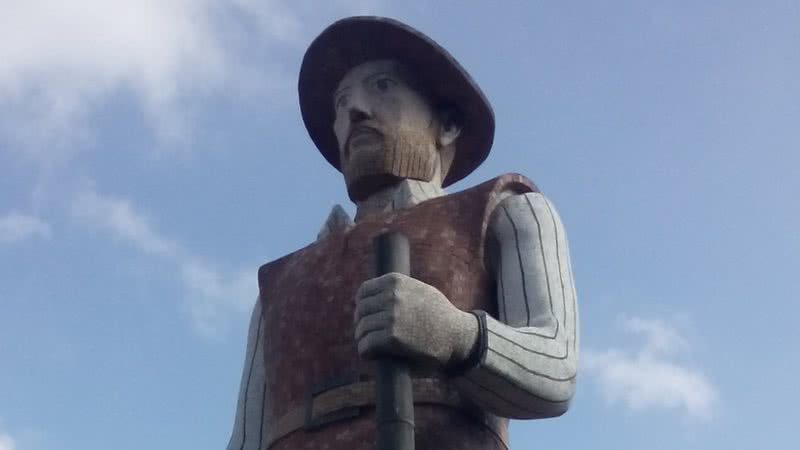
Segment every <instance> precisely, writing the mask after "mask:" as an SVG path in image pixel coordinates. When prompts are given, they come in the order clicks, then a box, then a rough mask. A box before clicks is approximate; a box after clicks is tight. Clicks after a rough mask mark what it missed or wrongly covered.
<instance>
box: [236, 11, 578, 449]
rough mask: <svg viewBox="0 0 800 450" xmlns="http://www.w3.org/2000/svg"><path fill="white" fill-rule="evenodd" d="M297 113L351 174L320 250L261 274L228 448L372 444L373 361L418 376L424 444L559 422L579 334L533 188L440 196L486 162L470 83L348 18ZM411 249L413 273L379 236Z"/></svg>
mask: <svg viewBox="0 0 800 450" xmlns="http://www.w3.org/2000/svg"><path fill="white" fill-rule="evenodd" d="M299 94H300V106H301V110H302V114H303V120H304V121H305V124H306V128H307V129H308V132H309V135H310V136H311V138H312V140H313V141H314V143H315V144H316V146H317V148H318V149H319V151H320V152H321V153H322V155H323V156H324V157H325V158H326V159H327V160H328V161H329V162H330V163H331V164H332V165H333V166H334V167H335V168H337V169H338V170H340V171H341V172H342V174H343V175H344V181H345V183H346V185H347V191H348V194H349V196H350V198H351V199H352V200H353V202H354V203H355V204H356V206H357V213H356V216H355V221H352V220H351V219H350V218H349V217H348V216H347V214H346V213H345V212H344V210H343V209H342V208H341V207H339V206H337V207H334V209H333V211H332V212H331V214H330V216H329V218H328V220H327V221H326V223H325V224H324V226H323V228H322V231H321V232H320V234H319V236H318V238H317V240H316V241H315V242H314V243H312V244H311V245H309V246H307V247H305V248H303V249H301V250H298V251H297V252H294V253H291V254H289V255H286V256H284V257H282V258H280V259H277V260H275V261H272V262H270V263H268V264H265V265H264V266H262V267H261V269H260V270H259V291H260V292H259V299H258V302H257V303H256V307H255V311H254V312H253V317H252V320H251V324H250V331H249V337H248V345H247V356H246V362H245V367H244V373H243V376H242V384H241V388H240V395H239V402H238V409H237V414H236V420H235V424H234V430H233V435H232V437H231V440H230V443H229V445H228V450H263V449H277V450H284V449H285V450H289V449H292V450H294V449H315V450H318V449H331V450H344V449H347V450H361V449H372V448H374V442H375V423H374V403H375V394H374V382H373V379H374V363H373V361H374V359H375V358H377V357H381V356H387V355H392V356H399V357H402V358H405V360H406V361H408V363H409V365H410V367H411V370H412V374H413V393H414V402H415V408H414V416H415V420H416V424H415V426H416V447H417V449H420V450H433V449H436V450H449V449H453V450H455V449H475V450H478V449H480V450H490V449H503V448H508V418H519V419H533V418H545V417H554V416H558V415H561V414H563V413H564V412H565V411H566V410H567V408H568V405H569V402H570V399H571V398H572V395H573V393H574V389H575V376H576V367H577V354H578V342H577V341H578V321H577V309H576V298H575V289H574V286H573V277H572V270H571V268H570V257H569V250H568V246H567V239H566V235H565V233H564V229H563V227H562V224H561V221H560V219H559V216H558V214H557V213H556V211H555V208H554V207H553V205H552V204H551V203H550V202H549V201H548V200H547V199H546V198H545V197H544V196H543V195H542V194H541V193H540V192H539V191H538V189H537V188H536V186H534V184H533V183H531V182H530V181H529V180H527V179H526V178H524V177H523V176H521V175H515V174H508V175H503V176H500V177H498V178H495V179H493V180H490V181H487V182H485V183H482V184H480V185H478V186H475V187H473V188H470V189H467V190H464V191H461V192H458V193H455V194H445V192H444V191H443V187H446V186H448V185H450V184H452V183H454V182H456V181H458V180H460V179H462V178H463V177H465V176H466V175H468V174H469V173H470V172H471V171H473V170H474V169H475V168H476V167H477V166H478V165H479V164H480V163H481V162H482V161H483V160H484V159H485V158H486V156H487V155H488V152H489V150H490V148H491V144H492V140H493V136H494V116H493V113H492V110H491V107H490V106H489V103H488V101H487V100H486V98H485V97H484V95H483V93H482V92H481V91H480V89H479V88H478V87H477V85H476V84H475V83H474V82H473V80H472V79H471V78H470V76H469V75H468V74H467V73H466V71H465V70H464V69H463V68H462V67H461V66H460V65H459V64H458V63H457V62H456V61H455V60H454V59H453V58H452V56H450V55H449V54H448V53H447V52H446V51H445V50H444V49H443V48H441V47H440V46H439V45H437V44H436V43H435V42H433V41H432V40H431V39H429V38H428V37H427V36H424V35H423V34H421V33H420V32H418V31H417V30H414V29H412V28H410V27H408V26H406V25H404V24H401V23H398V22H396V21H394V20H390V19H384V18H376V17H352V18H348V19H344V20H341V21H338V22H336V23H334V24H333V25H331V26H330V27H328V28H327V29H326V30H325V31H323V32H322V34H321V35H320V36H319V37H317V38H316V40H314V42H313V43H312V44H311V46H310V47H309V49H308V51H307V52H306V55H305V58H304V60H303V64H302V68H301V70H300V80H299ZM386 231H397V232H401V233H402V234H404V235H405V236H407V237H408V240H409V242H410V255H411V273H410V276H406V275H401V274H397V273H390V274H387V275H383V276H380V277H375V276H374V274H373V272H372V266H373V257H374V255H373V250H372V248H373V247H372V240H373V239H374V238H375V237H376V236H377V235H379V234H381V233H384V232H386Z"/></svg>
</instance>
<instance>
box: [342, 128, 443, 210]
mask: <svg viewBox="0 0 800 450" xmlns="http://www.w3.org/2000/svg"><path fill="white" fill-rule="evenodd" d="M382 136H383V140H382V143H381V144H380V145H371V146H363V147H362V148H358V149H351V150H350V154H349V156H348V157H347V159H346V161H345V163H344V165H343V167H342V173H344V178H345V181H346V183H347V193H348V194H349V195H350V199H352V200H353V201H355V202H357V201H361V200H364V199H366V198H367V197H369V196H370V195H371V194H374V193H375V192H378V191H380V190H382V189H384V188H387V187H389V186H391V185H393V184H395V183H398V182H399V181H402V180H403V179H406V178H410V179H414V180H421V181H431V180H433V177H434V176H435V174H436V158H437V151H436V146H435V144H434V142H433V138H432V137H431V136H430V135H429V134H425V133H420V132H406V133H391V132H385V133H382Z"/></svg>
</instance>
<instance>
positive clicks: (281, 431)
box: [266, 378, 507, 449]
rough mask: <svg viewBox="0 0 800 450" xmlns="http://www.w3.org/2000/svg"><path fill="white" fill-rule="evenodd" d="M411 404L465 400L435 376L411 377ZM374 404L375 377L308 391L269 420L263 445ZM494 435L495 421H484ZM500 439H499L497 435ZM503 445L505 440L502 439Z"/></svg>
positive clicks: (461, 404)
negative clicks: (301, 401)
mask: <svg viewBox="0 0 800 450" xmlns="http://www.w3.org/2000/svg"><path fill="white" fill-rule="evenodd" d="M411 383H412V389H413V391H414V404H435V405H443V406H449V407H452V408H458V409H464V408H466V403H465V402H464V400H462V398H461V395H460V394H459V393H458V391H457V390H456V389H455V388H453V387H452V386H450V385H448V384H447V383H445V382H444V381H443V380H441V379H438V378H415V379H412V380H411ZM374 404H375V381H374V380H369V381H359V382H355V383H350V384H345V385H339V386H335V387H331V388H329V389H319V390H315V391H311V392H310V393H309V395H307V397H306V402H305V404H303V405H300V406H297V407H295V408H292V409H290V410H289V412H287V413H286V414H284V415H283V416H281V417H279V418H278V419H277V420H274V421H272V422H271V423H270V424H269V426H268V427H267V428H268V429H267V439H266V448H267V449H269V448H270V447H271V446H272V445H273V444H274V443H275V442H276V441H278V440H279V439H281V438H283V437H285V436H287V435H289V434H290V433H293V432H295V431H297V430H300V429H303V430H305V431H310V430H314V429H317V428H319V427H322V426H324V425H327V424H329V423H332V422H336V421H340V420H345V419H351V418H354V417H357V416H359V415H360V414H361V409H362V408H364V407H367V406H372V405H374ZM485 424H486V425H487V426H489V427H490V428H492V431H493V432H494V433H495V435H497V436H498V437H500V436H502V434H503V433H500V430H498V429H495V428H496V424H495V423H494V422H492V421H485ZM501 440H502V439H501ZM503 444H504V445H507V443H506V442H503Z"/></svg>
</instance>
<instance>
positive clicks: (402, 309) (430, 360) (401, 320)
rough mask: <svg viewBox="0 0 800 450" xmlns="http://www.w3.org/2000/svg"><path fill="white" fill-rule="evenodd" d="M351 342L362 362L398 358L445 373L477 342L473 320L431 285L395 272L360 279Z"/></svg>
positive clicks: (463, 358) (475, 325)
mask: <svg viewBox="0 0 800 450" xmlns="http://www.w3.org/2000/svg"><path fill="white" fill-rule="evenodd" d="M354 321H355V329H356V334H355V338H356V342H358V353H359V354H360V355H361V356H362V357H363V358H365V359H370V358H375V357H379V356H384V355H392V356H400V357H404V358H408V359H410V360H411V361H412V362H413V363H416V364H420V365H423V366H426V367H430V366H433V367H436V368H439V369H448V368H450V367H453V366H454V365H457V364H458V363H460V362H462V361H464V360H465V359H466V358H467V357H468V356H469V354H470V352H471V351H472V350H473V348H474V346H475V345H476V343H477V340H478V328H479V325H478V319H477V317H476V316H475V315H473V314H471V313H468V312H465V311H461V310H460V309H458V308H456V307H455V306H453V304H452V303H450V301H449V300H448V299H447V298H446V297H445V296H444V294H442V293H441V292H440V291H439V290H438V289H436V288H435V287H433V286H431V285H429V284H425V283H423V282H421V281H419V280H416V279H414V278H411V277H409V276H406V275H402V274H399V273H389V274H386V275H383V276H380V277H377V278H373V279H371V280H367V281H365V282H364V283H363V284H362V285H361V287H359V289H358V291H357V292H356V308H355V317H354Z"/></svg>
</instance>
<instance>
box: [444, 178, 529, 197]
mask: <svg viewBox="0 0 800 450" xmlns="http://www.w3.org/2000/svg"><path fill="white" fill-rule="evenodd" d="M528 192H539V188H538V187H536V184H534V182H533V181H531V180H530V179H529V178H528V177H526V176H525V175H521V174H518V173H505V174H503V175H500V176H497V177H494V178H492V179H490V180H487V181H484V182H483V183H480V184H478V185H475V186H472V187H470V188H467V189H464V190H463V191H460V192H456V193H455V194H454V195H462V194H465V195H469V194H477V193H483V194H484V195H487V194H488V195H490V196H500V195H501V194H503V193H511V194H526V193H528Z"/></svg>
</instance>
